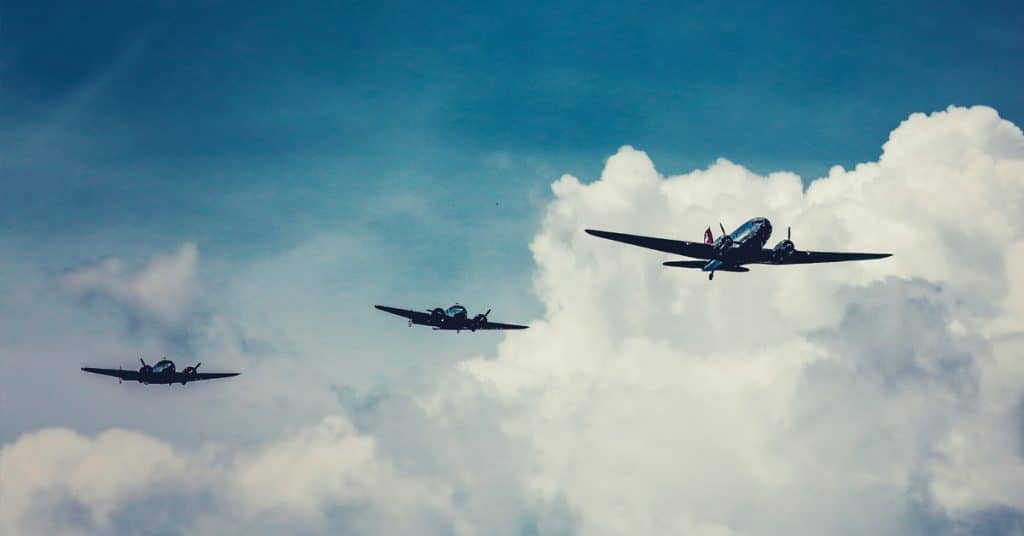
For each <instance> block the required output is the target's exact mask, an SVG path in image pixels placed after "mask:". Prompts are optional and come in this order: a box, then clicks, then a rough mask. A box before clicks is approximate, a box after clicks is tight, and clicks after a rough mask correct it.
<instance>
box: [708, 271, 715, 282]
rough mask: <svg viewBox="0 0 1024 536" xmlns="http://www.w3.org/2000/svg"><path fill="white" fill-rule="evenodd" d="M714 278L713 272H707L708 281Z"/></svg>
mask: <svg viewBox="0 0 1024 536" xmlns="http://www.w3.org/2000/svg"><path fill="white" fill-rule="evenodd" d="M714 278H715V272H709V273H708V281H711V280H712V279H714Z"/></svg>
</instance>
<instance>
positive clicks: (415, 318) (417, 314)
mask: <svg viewBox="0 0 1024 536" xmlns="http://www.w3.org/2000/svg"><path fill="white" fill-rule="evenodd" d="M374 308H376V309H378V310H381V311H384V312H385V313H391V314H393V315H398V316H401V317H403V318H408V319H409V320H412V323H413V324H428V325H429V324H430V322H429V320H430V313H425V312H423V311H411V310H409V309H400V308H398V307H388V306H386V305H374Z"/></svg>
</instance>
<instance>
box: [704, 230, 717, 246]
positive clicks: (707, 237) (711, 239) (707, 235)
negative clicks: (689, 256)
mask: <svg viewBox="0 0 1024 536" xmlns="http://www.w3.org/2000/svg"><path fill="white" fill-rule="evenodd" d="M704 243H705V244H711V245H714V243H715V235H713V234H711V228H710V227H708V229H707V230H706V231H704Z"/></svg>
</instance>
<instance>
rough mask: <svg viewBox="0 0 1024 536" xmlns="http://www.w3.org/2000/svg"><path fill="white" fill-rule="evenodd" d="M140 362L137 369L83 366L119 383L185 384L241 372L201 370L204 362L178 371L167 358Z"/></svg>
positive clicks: (140, 360)
mask: <svg viewBox="0 0 1024 536" xmlns="http://www.w3.org/2000/svg"><path fill="white" fill-rule="evenodd" d="M139 362H140V363H142V366H141V367H139V370H137V371H136V370H124V369H104V368H92V367H82V370H84V371H85V372H91V373H93V374H102V375H104V376H113V377H115V378H117V383H121V382H122V381H124V380H128V381H137V382H139V383H158V384H162V383H166V384H167V385H170V384H172V383H180V384H182V385H185V384H186V383H188V382H196V381H200V380H214V379H217V378H230V377H232V376H238V375H239V374H240V373H238V372H199V365H202V363H196V366H194V367H185V368H184V369H183V370H182V371H181V372H177V371H176V370H175V369H174V362H172V361H169V360H167V359H163V360H161V361H159V362H158V363H157V364H155V365H153V366H149V365H147V364H146V362H145V361H143V360H142V358H139Z"/></svg>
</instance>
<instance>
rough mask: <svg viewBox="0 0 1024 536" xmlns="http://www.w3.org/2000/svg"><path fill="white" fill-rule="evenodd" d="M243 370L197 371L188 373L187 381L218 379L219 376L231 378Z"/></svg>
mask: <svg viewBox="0 0 1024 536" xmlns="http://www.w3.org/2000/svg"><path fill="white" fill-rule="evenodd" d="M239 374H241V372H197V373H195V374H190V375H188V378H186V380H187V381H190V382H194V381H199V380H216V379H217V378H230V377H232V376H238V375H239Z"/></svg>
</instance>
